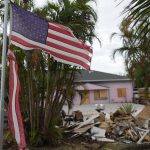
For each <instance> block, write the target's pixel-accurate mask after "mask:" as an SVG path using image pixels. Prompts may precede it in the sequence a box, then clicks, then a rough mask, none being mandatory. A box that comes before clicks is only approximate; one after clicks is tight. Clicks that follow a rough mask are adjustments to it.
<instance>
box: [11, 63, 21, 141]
mask: <svg viewBox="0 0 150 150" xmlns="http://www.w3.org/2000/svg"><path fill="white" fill-rule="evenodd" d="M12 68H13V77H14V86H13V96H12V118H13V123H14V129H15V138H16V141H17V143H18V144H20V134H19V125H18V120H17V114H16V105H15V99H16V91H17V84H18V83H17V77H16V71H15V62H12Z"/></svg>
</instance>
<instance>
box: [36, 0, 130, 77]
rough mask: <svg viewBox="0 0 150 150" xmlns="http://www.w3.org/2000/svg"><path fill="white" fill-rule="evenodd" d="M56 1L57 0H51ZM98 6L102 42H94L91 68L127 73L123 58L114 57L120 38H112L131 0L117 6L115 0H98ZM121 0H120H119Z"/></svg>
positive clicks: (43, 1) (42, 0)
mask: <svg viewBox="0 0 150 150" xmlns="http://www.w3.org/2000/svg"><path fill="white" fill-rule="evenodd" d="M51 1H56V0H51ZM96 1H97V6H96V7H95V10H96V12H97V14H98V22H97V24H96V28H95V32H96V34H97V36H98V37H99V38H100V40H101V42H102V46H101V47H100V46H99V43H98V41H96V40H94V43H93V46H92V47H93V58H92V63H91V70H97V71H103V72H108V73H115V74H125V67H124V62H123V58H122V57H121V56H116V57H115V60H113V58H112V53H113V49H115V48H118V47H120V46H121V45H122V43H121V41H120V40H119V39H118V38H114V39H113V40H110V36H111V34H112V33H113V32H117V33H119V24H120V22H121V20H122V17H123V16H120V13H121V12H122V10H123V8H124V7H125V6H127V4H128V3H129V1H130V0H124V2H123V3H122V4H120V5H119V6H117V2H115V0H96ZM118 2H119V0H118ZM35 3H36V5H38V6H41V5H43V4H44V3H46V0H40V1H39V0H35Z"/></svg>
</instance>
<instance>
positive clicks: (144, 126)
mask: <svg viewBox="0 0 150 150" xmlns="http://www.w3.org/2000/svg"><path fill="white" fill-rule="evenodd" d="M64 121H65V124H64V131H65V133H66V134H70V135H71V138H74V137H79V136H87V137H88V138H90V139H92V140H97V141H106V142H116V141H118V142H123V143H137V144H141V143H145V142H146V143H149V142H150V106H145V108H144V109H143V110H142V111H141V112H140V113H139V114H138V115H137V116H136V117H133V116H132V115H128V114H126V113H125V112H123V111H122V110H121V109H118V110H116V111H115V112H114V113H111V114H110V118H109V119H108V118H106V115H105V113H104V112H99V113H98V114H96V115H93V116H91V117H89V118H86V119H84V116H83V115H82V112H80V111H75V112H74V113H73V115H69V116H67V115H65V117H64Z"/></svg>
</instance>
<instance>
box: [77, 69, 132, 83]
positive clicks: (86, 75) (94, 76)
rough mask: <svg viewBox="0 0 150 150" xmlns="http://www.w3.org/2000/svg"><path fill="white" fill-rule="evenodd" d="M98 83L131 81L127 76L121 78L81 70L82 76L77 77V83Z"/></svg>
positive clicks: (104, 73) (114, 75) (109, 74)
mask: <svg viewBox="0 0 150 150" xmlns="http://www.w3.org/2000/svg"><path fill="white" fill-rule="evenodd" d="M97 81H131V79H129V78H128V77H126V76H120V75H116V74H111V73H106V72H100V71H89V70H81V71H80V74H78V75H77V78H76V80H75V82H97Z"/></svg>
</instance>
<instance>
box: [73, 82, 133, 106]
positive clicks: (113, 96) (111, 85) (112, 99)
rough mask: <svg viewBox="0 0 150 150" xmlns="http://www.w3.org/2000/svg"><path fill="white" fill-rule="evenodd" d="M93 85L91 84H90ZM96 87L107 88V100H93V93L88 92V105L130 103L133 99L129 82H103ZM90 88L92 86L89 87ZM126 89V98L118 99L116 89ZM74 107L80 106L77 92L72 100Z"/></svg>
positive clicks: (131, 86)
mask: <svg viewBox="0 0 150 150" xmlns="http://www.w3.org/2000/svg"><path fill="white" fill-rule="evenodd" d="M92 84H93V83H92ZM97 85H100V86H105V87H108V94H109V95H108V99H107V100H94V91H93V90H91V91H89V98H90V103H92V104H99V103H116V102H117V103H121V102H131V101H132V99H133V85H132V82H131V81H124V82H121V81H120V82H103V83H100V84H98V83H97ZM91 88H92V85H91ZM118 88H126V97H121V98H119V97H118V93H117V89H118ZM73 102H74V104H75V105H80V102H81V97H80V95H79V94H78V92H75V96H74V99H73Z"/></svg>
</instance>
